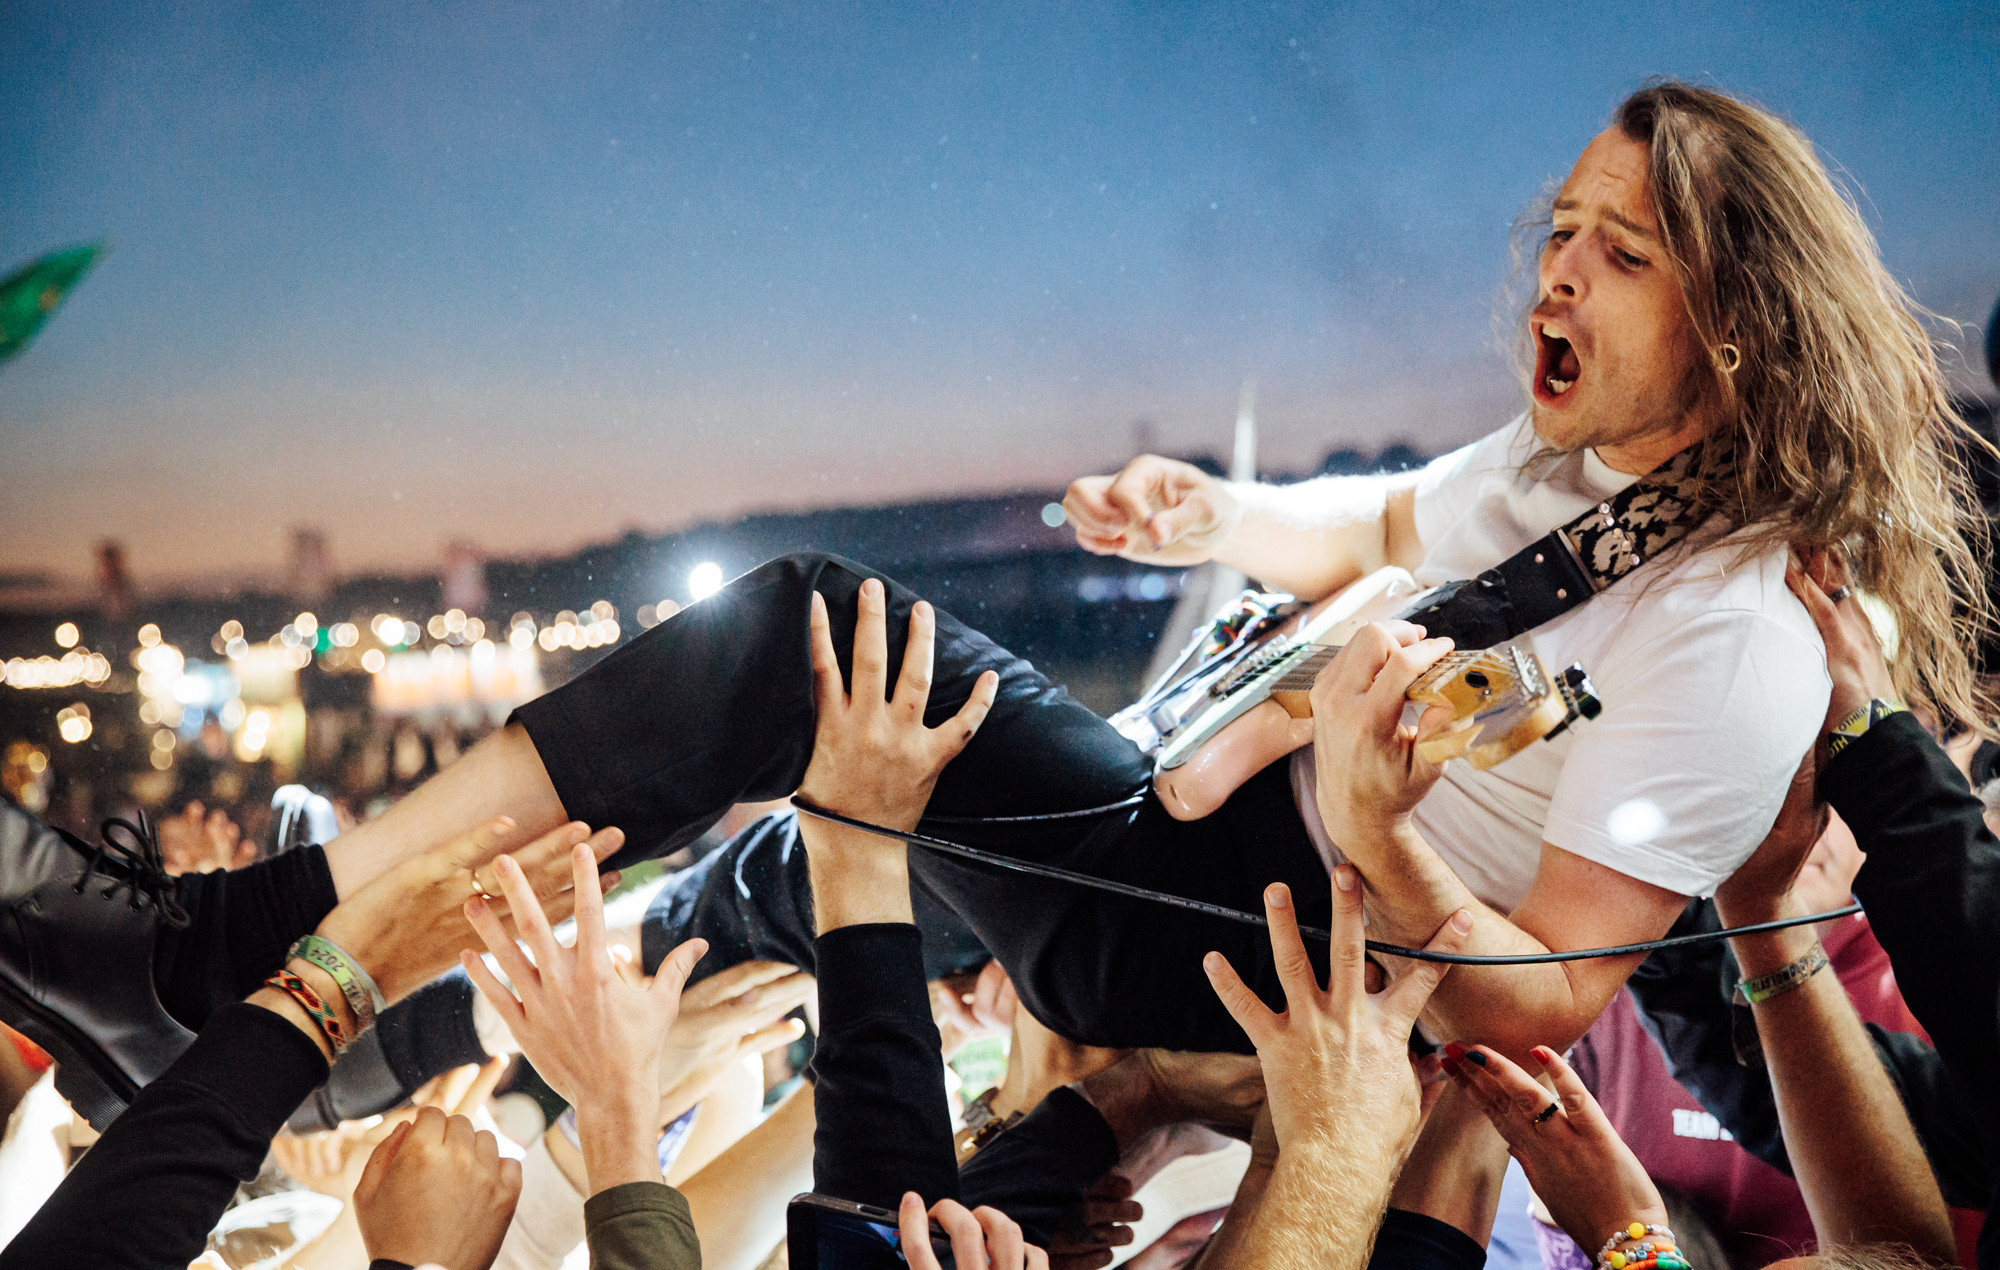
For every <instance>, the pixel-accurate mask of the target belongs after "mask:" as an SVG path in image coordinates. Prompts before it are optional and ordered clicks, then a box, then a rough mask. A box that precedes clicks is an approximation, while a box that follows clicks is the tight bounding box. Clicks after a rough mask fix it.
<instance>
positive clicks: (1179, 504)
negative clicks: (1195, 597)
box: [1063, 454, 1243, 565]
mask: <svg viewBox="0 0 2000 1270" xmlns="http://www.w3.org/2000/svg"><path fill="white" fill-rule="evenodd" d="M1063 511H1064V513H1065V514H1067V515H1068V517H1069V523H1070V524H1071V525H1072V526H1073V527H1074V528H1075V529H1076V542H1077V545H1078V546H1080V547H1082V548H1083V549H1084V550H1085V551H1090V552H1095V553H1096V554H1097V555H1100V556H1124V557H1125V558H1126V559H1128V560H1143V561H1145V562H1146V563H1147V564H1163V565H1184V564H1200V563H1202V562H1203V561H1205V560H1207V559H1209V558H1210V556H1211V555H1213V553H1214V551H1215V547H1216V544H1218V543H1220V542H1221V541H1222V540H1223V539H1224V538H1226V537H1228V536H1229V533H1230V531H1231V530H1233V529H1234V528H1235V527H1236V526H1237V524H1238V523H1239V522H1240V521H1241V520H1242V519H1243V509H1242V508H1241V507H1240V506H1238V505H1237V502H1236V498H1235V496H1234V495H1232V494H1231V493H1230V492H1229V487H1228V486H1226V485H1224V484H1223V483H1222V482H1221V481H1218V480H1216V479H1215V478H1214V477H1212V476H1210V475H1209V474H1208V473H1206V472H1204V471H1202V470H1201V469H1200V468H1198V467H1195V466H1194V465H1193V464H1191V463H1182V462H1180V461H1179V460H1177V459H1163V458H1160V457H1159V456H1158V455H1153V454H1142V455H1140V456H1139V457H1138V458H1136V459H1133V460H1132V461H1131V462H1130V463H1127V464H1126V465H1125V470H1124V471H1122V472H1120V473H1118V475H1116V476H1085V477H1081V478H1079V479H1078V480H1075V481H1072V482H1070V486H1069V490H1068V492H1067V493H1065V494H1064V495H1063Z"/></svg>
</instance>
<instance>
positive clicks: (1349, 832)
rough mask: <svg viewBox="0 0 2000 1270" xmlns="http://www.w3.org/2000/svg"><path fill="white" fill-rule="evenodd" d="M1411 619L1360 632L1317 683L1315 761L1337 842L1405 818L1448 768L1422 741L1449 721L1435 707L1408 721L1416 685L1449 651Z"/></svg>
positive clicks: (1445, 642)
mask: <svg viewBox="0 0 2000 1270" xmlns="http://www.w3.org/2000/svg"><path fill="white" fill-rule="evenodd" d="M1451 649H1452V642H1451V640H1449V639H1446V638H1444V637H1442V636H1440V637H1438V638H1436V639H1426V638H1425V637H1424V629H1423V627H1421V626H1416V625H1413V624H1411V623H1409V622H1375V623H1371V624H1370V625H1367V626H1364V627H1362V628H1361V629H1360V630H1359V631H1357V632H1355V634H1354V637H1353V638H1352V639H1350V640H1349V641H1348V642H1347V644H1346V646H1345V647H1343V648H1342V649H1341V650H1340V653H1339V655H1338V656H1336V657H1335V658H1334V659H1333V660H1332V661H1330V662H1328V663H1327V665H1326V669H1324V670H1322V671H1320V673H1319V677H1318V678H1317V679H1315V680H1314V681H1313V688H1312V709H1313V759H1314V764H1315V767H1316V770H1317V772H1318V776H1319V799H1318V801H1319V814H1320V818H1321V820H1322V821H1324V822H1325V824H1326V829H1327V832H1328V833H1329V834H1331V835H1332V836H1333V840H1334V841H1335V842H1337V843H1340V844H1342V846H1343V848H1345V846H1346V844H1347V843H1348V842H1349V841H1350V840H1352V841H1355V842H1357V843H1359V842H1362V841H1367V840H1369V839H1370V838H1372V837H1376V836H1379V835H1381V834H1382V833H1384V832H1387V831H1389V830H1391V829H1393V828H1394V827H1395V826H1396V825H1397V824H1398V823H1400V822H1402V821H1403V820H1405V819H1406V818H1407V817H1408V816H1409V814H1410V812H1411V811H1412V810H1413V809H1414V808H1415V807H1416V805H1417V803H1418V802H1419V801H1421V800H1422V799H1423V796H1424V795H1425V794H1426V793H1428V792H1429V791H1430V787H1431V786H1432V785H1433V784H1434V783H1436V781H1437V778H1438V773H1439V772H1440V771H1441V770H1443V769H1442V768H1440V767H1439V766H1438V765H1437V764H1435V763H1432V762H1430V761H1429V760H1428V759H1426V758H1424V757H1423V755H1421V754H1419V753H1418V752H1417V742H1418V741H1419V740H1421V739H1425V738H1428V737H1429V736H1430V735H1431V733H1432V732H1434V731H1436V730H1437V728H1438V727H1439V726H1440V725H1442V724H1444V723H1446V722H1448V721H1449V719H1450V711H1449V710H1447V709H1445V708H1444V707H1442V706H1433V707H1431V708H1430V709H1429V710H1426V711H1425V712H1424V716H1423V718H1422V720H1421V721H1420V722H1419V724H1418V726H1416V727H1409V726H1407V725H1405V724H1404V723H1403V721H1402V720H1403V707H1404V705H1405V704H1406V694H1407V693H1408V692H1409V690H1410V685H1411V684H1413V683H1415V682H1416V681H1417V677H1418V676H1420V675H1422V674H1423V673H1424V672H1425V671H1426V670H1429V669H1430V668H1431V667H1432V666H1433V665H1435V664H1436V662H1437V660H1438V659H1439V658H1440V657H1443V656H1444V655H1445V654H1446V653H1449V652H1450V651H1451Z"/></svg>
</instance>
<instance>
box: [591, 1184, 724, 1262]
mask: <svg viewBox="0 0 2000 1270" xmlns="http://www.w3.org/2000/svg"><path fill="white" fill-rule="evenodd" d="M583 1225H584V1238H585V1240H586V1241H587V1242H588V1243H589V1244H590V1266H591V1270H701V1242H700V1240H698V1239H696V1238H695V1233H694V1218H693V1216H692V1215H690V1214H689V1212H688V1202H687V1198H686V1197H685V1196H684V1195H682V1194H681V1193H680V1192H679V1191H677V1190H675V1189H674V1188H673V1187H671V1186H668V1185H667V1184H666V1183H664V1182H627V1183H625V1184H624V1185H623V1186H613V1187H611V1188H609V1189H608V1190H602V1191H599V1192H598V1193H597V1194H595V1195H593V1196H591V1197H590V1198H589V1199H587V1200H585V1201H584V1204H583Z"/></svg>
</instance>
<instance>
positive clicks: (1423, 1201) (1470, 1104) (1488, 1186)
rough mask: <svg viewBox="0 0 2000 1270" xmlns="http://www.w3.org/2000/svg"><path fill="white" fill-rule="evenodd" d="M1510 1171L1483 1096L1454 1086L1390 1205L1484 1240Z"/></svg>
mask: <svg viewBox="0 0 2000 1270" xmlns="http://www.w3.org/2000/svg"><path fill="white" fill-rule="evenodd" d="M1451 978H1452V976H1450V975H1447V976H1446V977H1445V981H1446V982H1447V983H1449V982H1450V981H1451ZM1506 1174H1507V1143H1506V1140H1505V1139H1503V1138H1502V1137H1501V1136H1500V1135H1499V1134H1498V1133H1496V1132H1494V1130H1493V1126H1492V1124H1490V1123H1489V1122H1488V1121H1487V1119H1486V1111H1485V1108H1483V1107H1481V1106H1480V1105H1479V1100H1478V1099H1476V1098H1474V1097H1473V1096H1472V1095H1471V1094H1469V1093H1466V1092H1465V1091H1463V1090H1461V1089H1459V1088H1457V1087H1456V1086H1449V1085H1448V1086H1446V1087H1445V1088H1444V1089H1443V1090H1441V1091H1440V1092H1439V1093H1438V1095H1437V1101H1436V1103H1434V1104H1433V1105H1432V1106H1431V1109H1430V1111H1429V1113H1428V1114H1427V1115H1425V1117H1424V1127H1423V1131H1422V1132H1421V1133H1419V1134H1417V1145H1416V1146H1415V1147H1413V1148H1411V1150H1410V1158H1409V1160H1408V1161H1407V1162H1406V1163H1405V1164H1404V1165H1403V1171H1402V1173H1401V1174H1400V1175H1399V1176H1398V1177H1397V1178H1396V1187H1395V1189H1394V1190H1392V1191H1390V1192H1389V1207H1391V1208H1400V1209H1402V1210H1403V1211H1404V1212H1407V1213H1422V1214H1423V1215H1424V1216H1426V1217H1435V1218H1437V1219H1438V1220H1439V1221H1441V1222H1444V1223H1445V1224H1447V1225H1449V1226H1453V1227H1456V1228H1457V1229H1459V1230H1461V1231H1463V1232H1464V1233H1465V1234H1466V1235H1467V1236H1468V1237H1469V1238H1471V1239H1472V1240H1474V1241H1475V1242H1477V1243H1479V1244H1481V1245H1484V1244H1487V1243H1489V1242H1491V1240H1492V1238H1493V1217H1494V1215H1495V1214H1496V1213H1498V1212H1499V1211H1500V1183H1501V1181H1502V1180H1503V1179H1504V1178H1505V1177H1506Z"/></svg>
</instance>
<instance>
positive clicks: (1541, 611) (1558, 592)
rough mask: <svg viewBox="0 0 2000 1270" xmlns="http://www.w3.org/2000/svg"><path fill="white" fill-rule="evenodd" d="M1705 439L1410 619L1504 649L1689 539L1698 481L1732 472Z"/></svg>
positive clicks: (1463, 640)
mask: <svg viewBox="0 0 2000 1270" xmlns="http://www.w3.org/2000/svg"><path fill="white" fill-rule="evenodd" d="M1702 448H1703V447H1702V445H1701V444H1699V443H1697V444H1695V445H1692V446H1689V447H1688V448H1687V449H1685V450H1682V451H1681V452H1680V453H1679V454H1676V455H1675V456H1674V457H1673V458H1671V459H1668V460H1667V461H1666V462H1665V463H1663V464H1661V465H1660V466H1659V467H1657V468H1655V469H1654V470H1653V471H1651V472H1649V473H1647V474H1646V475H1645V476H1642V477H1640V478H1639V479H1638V480H1637V481H1634V482H1633V483H1632V484H1630V485H1628V486H1626V487H1625V488H1624V489H1622V490H1620V491H1619V492H1618V493H1616V494H1614V495H1612V496H1611V497H1610V498H1608V499H1606V500H1604V501H1603V502H1601V503H1599V504H1598V505H1597V506H1596V507H1593V508H1591V509H1590V510H1589V511H1587V512H1585V513H1584V514H1583V515H1581V516H1579V517H1577V518H1576V519H1575V520H1573V521H1571V522H1570V523H1568V524H1567V525H1564V526H1562V527H1560V528H1558V529H1554V530H1551V531H1550V532H1549V533H1548V534H1546V535H1544V536H1543V537H1541V538H1539V539H1537V540H1536V541H1534V542H1532V543H1530V544H1529V545H1528V546H1527V547H1525V548H1523V549H1522V550H1521V551H1519V552H1516V553H1515V554H1514V555H1512V556H1510V557H1508V558H1507V559H1506V560H1503V561H1501V562H1500V563H1499V564H1497V565H1495V566H1494V567H1493V568H1491V569H1488V570H1486V572H1484V573H1482V574H1480V575H1479V576H1478V577H1476V578H1468V579H1466V580H1464V581H1462V582H1453V583H1450V584H1448V585H1446V586H1445V587H1443V588H1442V589H1440V590H1439V591H1438V593H1437V594H1435V595H1433V596H1432V597H1431V599H1430V600H1429V602H1427V603H1426V604H1425V605H1424V606H1423V607H1422V608H1421V609H1418V610H1417V611H1415V612H1413V613H1411V614H1409V620H1410V621H1412V622H1416V623H1417V624H1419V625H1421V626H1423V627H1424V628H1425V629H1427V630H1428V631H1429V632H1430V633H1431V634H1433V635H1449V636H1451V637H1452V639H1453V640H1455V641H1456V642H1457V644H1458V646H1459V647H1460V648H1491V647H1492V646H1494V645H1495V644H1504V643H1506V642H1507V641H1509V640H1511V639H1513V638H1515V637H1516V636H1518V635H1521V634H1522V633H1524V632H1526V631H1530V630H1533V629H1534V628H1535V627H1537V626H1540V625H1541V624H1542V623H1544V622H1548V621H1553V620H1554V619H1555V618H1557V617H1560V616H1562V615H1563V614H1564V613H1567V612H1568V611H1569V610H1570V609H1573V608H1575V607H1576V606H1577V605H1579V604H1581V603H1583V602H1584V601H1585V600H1587V599H1589V598H1590V597H1591V596H1593V595H1596V594H1597V593H1598V592H1600V591H1602V590H1604V589H1605V588H1606V587H1608V586H1611V585H1612V584H1614V583H1616V582H1617V581H1618V580H1619V579H1620V578H1623V577H1624V576H1625V575H1626V574H1628V573H1631V572H1632V571H1633V570H1635V569H1637V568H1638V567H1639V566H1640V565H1642V564H1644V563H1645V562H1646V561H1648V560H1651V559H1653V558H1654V557H1655V556H1657V555H1659V554H1660V553H1661V552H1663V551H1666V550H1667V549H1669V548H1671V547H1672V546H1673V545H1674V544H1675V543H1678V542H1679V541H1680V540H1681V539H1683V538H1685V537H1687V535H1688V533H1689V531H1691V530H1692V529H1693V528H1694V526H1695V522H1696V521H1697V520H1698V519H1699V518H1700V517H1699V513H1698V511H1697V508H1696V506H1695V498H1694V490H1695V484H1696V481H1695V478H1696V476H1697V475H1705V476H1707V477H1708V478H1710V479H1716V478H1719V477H1723V476H1726V475H1727V469H1728V467H1729V466H1730V464H1729V460H1728V457H1727V456H1726V455H1723V454H1717V455H1711V456H1710V457H1709V461H1708V464H1707V471H1706V472H1703V471H1702V470H1701V460H1702Z"/></svg>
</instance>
